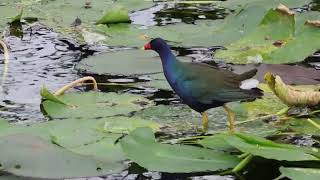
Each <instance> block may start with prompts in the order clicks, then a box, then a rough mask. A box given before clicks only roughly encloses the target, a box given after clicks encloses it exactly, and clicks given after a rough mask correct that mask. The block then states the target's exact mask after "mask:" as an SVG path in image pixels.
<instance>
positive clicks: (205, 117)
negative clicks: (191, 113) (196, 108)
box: [201, 112, 209, 132]
mask: <svg viewBox="0 0 320 180" xmlns="http://www.w3.org/2000/svg"><path fill="white" fill-rule="evenodd" d="M201 115H202V126H203V132H208V127H209V126H208V114H207V113H206V112H202V113H201Z"/></svg>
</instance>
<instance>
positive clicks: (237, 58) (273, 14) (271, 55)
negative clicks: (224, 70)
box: [215, 10, 320, 64]
mask: <svg viewBox="0 0 320 180" xmlns="http://www.w3.org/2000/svg"><path fill="white" fill-rule="evenodd" d="M298 16H299V15H298ZM312 16H314V15H312ZM318 16H319V17H320V13H318ZM307 17H308V16H307ZM300 19H305V17H303V18H300ZM300 21H301V20H300ZM300 21H298V23H297V24H299V25H300V26H304V27H303V28H301V27H296V25H295V24H296V23H295V18H294V15H293V14H290V12H289V13H285V12H283V11H280V10H270V11H269V12H268V13H267V14H266V15H265V17H264V19H263V20H262V21H261V23H260V25H259V26H258V27H257V28H256V29H255V30H254V31H253V32H252V33H251V34H248V35H247V36H245V37H244V38H242V39H240V40H238V41H236V42H234V43H232V44H230V45H228V46H226V48H227V50H220V51H218V52H217V53H216V54H215V56H216V57H217V58H219V59H223V60H225V61H226V62H231V63H242V64H246V63H261V62H264V63H272V64H281V63H292V62H299V61H303V60H304V59H305V58H306V57H308V56H309V55H312V54H313V53H314V52H316V51H317V50H318V49H319V46H320V44H319V43H318V41H313V40H312V39H313V38H315V37H317V36H319V35H320V28H319V27H316V26H314V25H303V24H301V22H300ZM296 29H297V30H296ZM297 32H298V33H297Z"/></svg>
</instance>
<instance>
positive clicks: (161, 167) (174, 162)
mask: <svg viewBox="0 0 320 180" xmlns="http://www.w3.org/2000/svg"><path fill="white" fill-rule="evenodd" d="M120 144H121V147H122V149H123V151H124V153H125V154H126V155H127V156H128V157H129V158H130V159H131V160H132V161H134V162H136V163H138V164H139V165H140V166H142V167H144V168H147V169H148V170H150V171H160V172H181V173H182V172H205V171H217V170H222V169H228V168H232V167H234V166H235V165H236V164H237V163H238V162H239V159H237V158H236V157H234V156H231V155H228V154H224V153H219V152H215V151H213V150H208V149H203V148H199V147H194V146H186V145H169V144H160V143H157V142H156V140H155V137H154V134H153V132H152V130H151V129H150V128H138V129H136V130H134V131H132V132H131V133H130V134H129V135H128V136H126V137H124V138H123V139H121V140H120ZM141 147H143V148H141Z"/></svg>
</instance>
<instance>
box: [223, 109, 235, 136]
mask: <svg viewBox="0 0 320 180" xmlns="http://www.w3.org/2000/svg"><path fill="white" fill-rule="evenodd" d="M223 108H224V109H225V110H226V111H227V113H228V116H229V129H230V131H231V132H233V131H234V112H233V111H232V110H231V109H230V108H228V106H227V105H225V104H224V105H223Z"/></svg>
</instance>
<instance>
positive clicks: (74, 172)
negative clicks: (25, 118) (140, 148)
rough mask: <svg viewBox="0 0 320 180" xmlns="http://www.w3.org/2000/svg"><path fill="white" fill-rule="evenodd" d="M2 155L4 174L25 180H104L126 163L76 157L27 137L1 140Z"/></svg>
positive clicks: (37, 139)
mask: <svg viewBox="0 0 320 180" xmlns="http://www.w3.org/2000/svg"><path fill="white" fill-rule="evenodd" d="M0 151H1V153H0V159H1V165H2V169H1V170H2V171H5V172H9V173H12V174H14V175H18V176H23V177H35V178H49V179H50V178H55V179H62V178H75V177H90V176H102V175H107V174H111V173H117V172H120V171H122V170H123V169H124V168H125V166H124V165H123V164H122V163H118V162H108V161H103V160H97V159H94V158H92V157H90V156H83V155H79V154H76V153H72V152H70V151H68V150H66V149H63V148H61V147H59V146H56V145H54V144H51V143H49V142H47V141H45V140H43V139H41V138H39V137H36V136H32V135H27V134H16V135H10V136H3V137H1V138H0ZM48 162H50V163H48Z"/></svg>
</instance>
